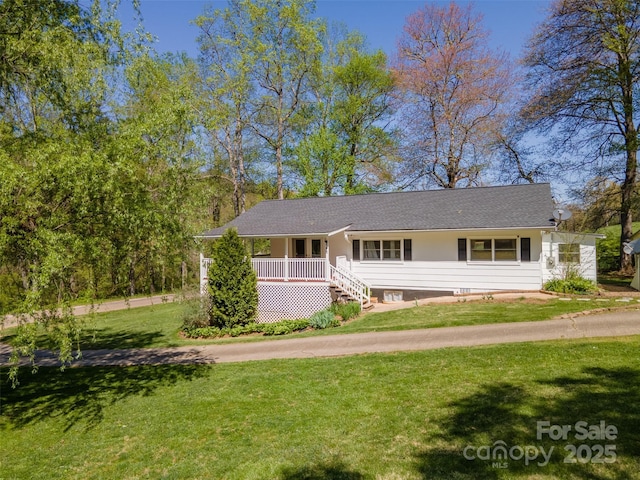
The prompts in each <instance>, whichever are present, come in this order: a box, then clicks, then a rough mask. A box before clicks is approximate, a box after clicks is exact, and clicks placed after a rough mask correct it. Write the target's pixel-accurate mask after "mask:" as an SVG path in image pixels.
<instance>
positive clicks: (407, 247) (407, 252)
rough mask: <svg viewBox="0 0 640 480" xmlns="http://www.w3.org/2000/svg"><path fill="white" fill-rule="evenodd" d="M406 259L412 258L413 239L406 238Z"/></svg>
mask: <svg viewBox="0 0 640 480" xmlns="http://www.w3.org/2000/svg"><path fill="white" fill-rule="evenodd" d="M404 259H405V260H411V239H410V238H405V239H404Z"/></svg>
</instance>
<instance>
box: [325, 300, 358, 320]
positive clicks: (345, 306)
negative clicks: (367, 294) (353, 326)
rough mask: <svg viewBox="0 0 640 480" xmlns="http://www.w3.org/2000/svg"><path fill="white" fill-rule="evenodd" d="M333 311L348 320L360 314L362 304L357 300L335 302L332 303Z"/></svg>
mask: <svg viewBox="0 0 640 480" xmlns="http://www.w3.org/2000/svg"><path fill="white" fill-rule="evenodd" d="M331 311H332V312H333V313H334V314H335V315H337V316H339V317H342V320H343V321H345V322H347V321H349V320H351V319H352V318H355V317H357V316H358V315H360V304H359V303H357V302H348V303H334V304H333V305H331Z"/></svg>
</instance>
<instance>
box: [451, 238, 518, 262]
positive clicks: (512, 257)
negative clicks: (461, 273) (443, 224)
mask: <svg viewBox="0 0 640 480" xmlns="http://www.w3.org/2000/svg"><path fill="white" fill-rule="evenodd" d="M469 242H470V247H471V248H470V249H469V250H470V254H471V258H470V259H471V261H472V262H517V261H518V242H517V240H516V239H515V238H483V239H471V240H469ZM458 258H460V253H459V252H458Z"/></svg>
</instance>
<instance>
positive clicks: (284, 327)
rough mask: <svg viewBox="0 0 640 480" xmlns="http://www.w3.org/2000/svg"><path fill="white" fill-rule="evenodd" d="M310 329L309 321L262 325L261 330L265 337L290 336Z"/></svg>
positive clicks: (288, 321) (287, 321)
mask: <svg viewBox="0 0 640 480" xmlns="http://www.w3.org/2000/svg"><path fill="white" fill-rule="evenodd" d="M307 327H309V320H307V319H301V320H282V321H281V322H277V323H262V324H260V330H261V332H262V334H263V335H267V336H272V335H288V334H290V333H293V332H299V331H300V330H304V329H305V328H307Z"/></svg>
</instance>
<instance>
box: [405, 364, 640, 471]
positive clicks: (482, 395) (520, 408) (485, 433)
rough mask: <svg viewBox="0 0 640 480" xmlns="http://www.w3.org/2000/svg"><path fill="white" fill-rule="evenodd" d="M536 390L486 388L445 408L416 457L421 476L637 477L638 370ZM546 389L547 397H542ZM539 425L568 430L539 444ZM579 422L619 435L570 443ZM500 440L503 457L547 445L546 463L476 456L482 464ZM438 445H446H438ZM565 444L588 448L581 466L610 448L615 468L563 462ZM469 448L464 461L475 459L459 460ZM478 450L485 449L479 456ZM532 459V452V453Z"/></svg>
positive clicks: (595, 374)
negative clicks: (437, 428)
mask: <svg viewBox="0 0 640 480" xmlns="http://www.w3.org/2000/svg"><path fill="white" fill-rule="evenodd" d="M538 384H539V385H540V390H539V391H535V392H530V391H525V390H524V389H523V388H521V387H519V386H517V385H513V384H510V383H502V384H498V385H486V386H484V387H483V388H482V389H481V390H480V391H479V392H477V393H474V394H473V395H470V396H468V397H465V398H463V399H462V400H460V401H457V402H453V403H451V404H450V407H451V409H453V410H454V413H453V414H452V415H450V416H448V417H446V418H444V419H442V420H441V422H440V427H441V428H440V431H441V433H439V434H434V436H432V437H431V438H429V439H428V440H427V443H428V444H432V445H434V448H430V449H428V450H425V451H423V452H422V453H421V454H420V455H419V457H418V470H419V471H420V472H421V474H422V476H423V478H425V479H426V478H429V479H450V478H453V477H454V476H455V478H469V479H498V478H524V477H531V476H535V475H544V476H545V478H547V476H548V477H549V478H551V477H553V478H575V479H591V480H599V479H618V478H619V479H627V478H637V469H638V466H639V465H640V458H639V457H638V452H640V371H639V370H636V369H631V368H614V369H606V368H586V369H583V370H582V375H579V376H575V377H557V378H554V379H551V380H547V381H539V382H538ZM545 391H546V392H549V391H551V393H550V394H549V395H548V396H545ZM538 421H548V422H550V425H571V431H570V432H568V434H567V439H566V440H562V439H558V440H552V439H550V438H549V436H548V435H546V434H545V435H543V436H542V439H541V440H538V439H537V422H538ZM579 421H585V422H587V424H588V425H599V424H600V422H601V421H604V422H606V425H614V426H616V427H617V429H618V436H617V439H616V440H606V439H605V440H596V439H591V440H590V439H586V440H580V439H576V438H575V435H576V430H575V424H576V422H579ZM500 441H502V442H504V444H506V446H507V450H508V451H510V449H511V448H512V447H516V446H520V447H523V448H524V447H526V446H533V447H536V448H538V449H540V447H542V448H544V450H545V452H547V454H548V452H549V451H550V450H551V447H553V451H552V454H551V456H550V461H549V462H548V464H547V465H544V459H543V456H542V454H540V455H539V456H538V458H537V459H535V460H531V461H529V463H528V465H526V464H525V463H526V462H525V459H524V458H521V459H519V460H514V459H512V458H510V455H509V454H507V458H506V459H504V460H502V459H500V458H499V457H498V458H496V459H493V458H491V459H489V460H483V459H480V458H478V456H481V457H483V458H484V457H485V455H486V454H487V452H490V453H491V455H493V453H495V452H498V451H499V450H498V449H495V448H494V447H495V446H496V442H500ZM443 444H444V445H446V447H444V448H438V447H437V445H443ZM568 444H573V445H575V447H579V446H580V445H582V444H585V445H588V446H589V447H588V448H587V447H584V448H583V450H582V454H583V457H582V458H583V459H586V460H589V459H590V458H595V455H596V453H597V447H595V448H592V447H593V446H594V445H596V444H600V445H606V444H612V445H615V453H616V455H617V458H616V460H615V461H614V462H613V463H590V462H584V463H583V462H579V461H578V462H577V463H565V459H566V458H567V457H568V456H569V451H567V450H565V446H566V445H568ZM468 446H470V448H469V449H468V450H466V453H467V455H468V456H469V457H475V459H471V460H469V459H467V458H465V455H464V452H465V447H468ZM483 446H487V447H489V448H488V449H484V450H478V447H483ZM540 451H541V450H540ZM534 453H535V451H533V450H532V451H531V455H532V456H533V454H534ZM513 454H514V456H516V457H517V456H519V454H520V451H519V450H517V449H516V450H514V451H513ZM587 457H590V458H587ZM602 458H604V457H602ZM538 462H540V463H543V465H539V464H538ZM453 472H456V474H457V475H454V474H453Z"/></svg>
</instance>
